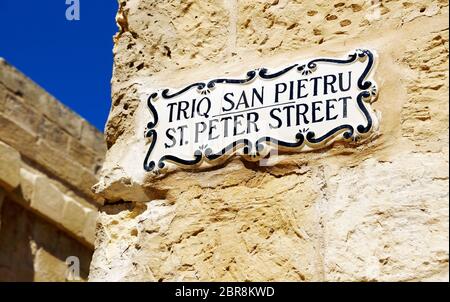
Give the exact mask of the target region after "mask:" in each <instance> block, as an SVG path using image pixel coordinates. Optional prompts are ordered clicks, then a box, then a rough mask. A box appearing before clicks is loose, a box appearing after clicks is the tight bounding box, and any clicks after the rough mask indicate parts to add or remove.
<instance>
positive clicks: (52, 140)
mask: <svg viewBox="0 0 450 302" xmlns="http://www.w3.org/2000/svg"><path fill="white" fill-rule="evenodd" d="M69 137H70V136H69V134H67V133H66V132H65V131H64V130H63V129H62V128H61V127H59V126H58V125H57V124H55V123H54V122H52V121H50V120H49V119H48V118H43V119H42V120H41V123H40V124H39V138H40V139H44V140H45V141H46V142H47V143H48V144H49V145H50V146H52V147H53V148H55V149H58V150H61V152H67V145H68V143H69Z"/></svg>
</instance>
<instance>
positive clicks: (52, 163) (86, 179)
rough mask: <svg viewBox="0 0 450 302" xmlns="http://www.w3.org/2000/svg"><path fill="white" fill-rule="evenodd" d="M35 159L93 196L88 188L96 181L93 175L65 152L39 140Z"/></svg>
mask: <svg viewBox="0 0 450 302" xmlns="http://www.w3.org/2000/svg"><path fill="white" fill-rule="evenodd" d="M36 161H37V162H38V163H39V164H40V165H42V166H44V167H45V168H46V169H47V170H48V171H49V172H51V173H53V174H54V175H55V176H57V177H58V178H60V179H61V180H63V181H65V182H67V183H68V184H69V185H71V186H72V187H74V188H76V189H77V190H78V191H80V192H82V193H83V194H85V195H87V196H93V193H92V192H91V189H90V188H91V187H92V186H93V185H94V183H95V182H96V177H95V175H94V174H93V173H92V172H90V171H88V170H87V169H85V168H83V167H82V166H81V165H80V164H78V163H77V162H75V161H74V160H71V159H70V158H69V157H68V156H67V154H65V153H63V152H60V151H58V150H56V149H54V148H52V147H51V146H49V145H48V144H47V143H46V142H44V141H39V143H38V144H37V152H36Z"/></svg>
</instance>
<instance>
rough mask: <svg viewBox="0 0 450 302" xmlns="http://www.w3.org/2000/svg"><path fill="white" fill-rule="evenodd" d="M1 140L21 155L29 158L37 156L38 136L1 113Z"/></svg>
mask: <svg viewBox="0 0 450 302" xmlns="http://www.w3.org/2000/svg"><path fill="white" fill-rule="evenodd" d="M0 138H1V140H2V141H4V142H5V143H7V144H8V145H10V146H11V147H13V148H15V149H16V150H17V151H19V152H20V153H21V154H23V155H25V156H27V157H29V158H34V157H35V156H36V145H35V143H36V136H35V135H34V134H32V133H31V132H29V131H27V130H26V129H24V128H22V127H21V126H19V125H17V124H16V123H15V122H13V121H11V120H10V119H9V117H7V116H6V115H4V114H3V113H0Z"/></svg>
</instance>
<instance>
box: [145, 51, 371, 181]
mask: <svg viewBox="0 0 450 302" xmlns="http://www.w3.org/2000/svg"><path fill="white" fill-rule="evenodd" d="M374 59H375V56H374V54H373V52H371V51H369V50H356V51H354V52H352V53H350V54H349V55H348V57H347V58H344V59H332V58H316V59H313V60H310V61H307V62H305V63H296V64H292V65H290V66H287V67H285V68H283V69H280V70H277V71H269V70H267V69H265V68H261V69H257V70H252V71H249V72H248V73H247V74H246V76H245V77H242V78H218V79H213V80H210V81H207V82H199V83H194V84H191V85H188V86H186V87H184V88H182V89H178V90H177V89H161V90H158V91H157V92H153V93H151V94H150V96H149V98H148V103H147V105H148V107H149V109H150V113H151V115H152V121H150V122H149V123H148V128H147V131H146V136H147V137H148V138H149V143H150V145H149V150H148V152H147V154H146V157H145V159H144V169H146V170H147V171H154V172H157V173H160V172H161V170H164V169H167V168H169V167H170V166H181V167H190V168H192V167H197V166H202V165H204V166H211V165H215V164H217V163H220V162H222V161H223V160H225V159H227V158H229V157H230V156H232V155H235V154H238V155H240V156H242V157H244V158H246V159H248V160H255V159H260V158H262V157H265V156H267V154H268V153H269V151H270V150H273V149H274V148H276V149H277V150H281V151H302V150H311V149H314V148H320V147H322V146H324V145H326V144H329V143H331V142H333V141H335V140H338V139H344V140H357V139H359V138H361V137H364V136H368V135H369V134H370V132H371V130H373V129H375V128H376V125H377V120H376V115H375V114H374V112H373V111H372V109H371V108H370V102H371V101H373V100H374V99H375V97H376V93H377V90H376V85H375V82H374V81H373V80H372V79H371V78H370V73H371V70H372V69H373V66H374Z"/></svg>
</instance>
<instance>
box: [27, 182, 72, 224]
mask: <svg viewBox="0 0 450 302" xmlns="http://www.w3.org/2000/svg"><path fill="white" fill-rule="evenodd" d="M65 204H66V201H65V199H64V194H63V193H62V192H61V191H59V190H58V189H57V188H56V186H54V185H53V184H51V183H50V182H49V179H48V178H46V177H44V176H39V177H37V179H36V181H35V183H34V193H33V197H32V199H31V203H30V207H31V208H32V209H33V210H35V211H37V212H38V213H39V214H41V215H42V216H44V217H47V218H48V219H50V220H52V221H54V222H56V223H57V224H60V225H63V220H62V218H63V210H64V207H65Z"/></svg>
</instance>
